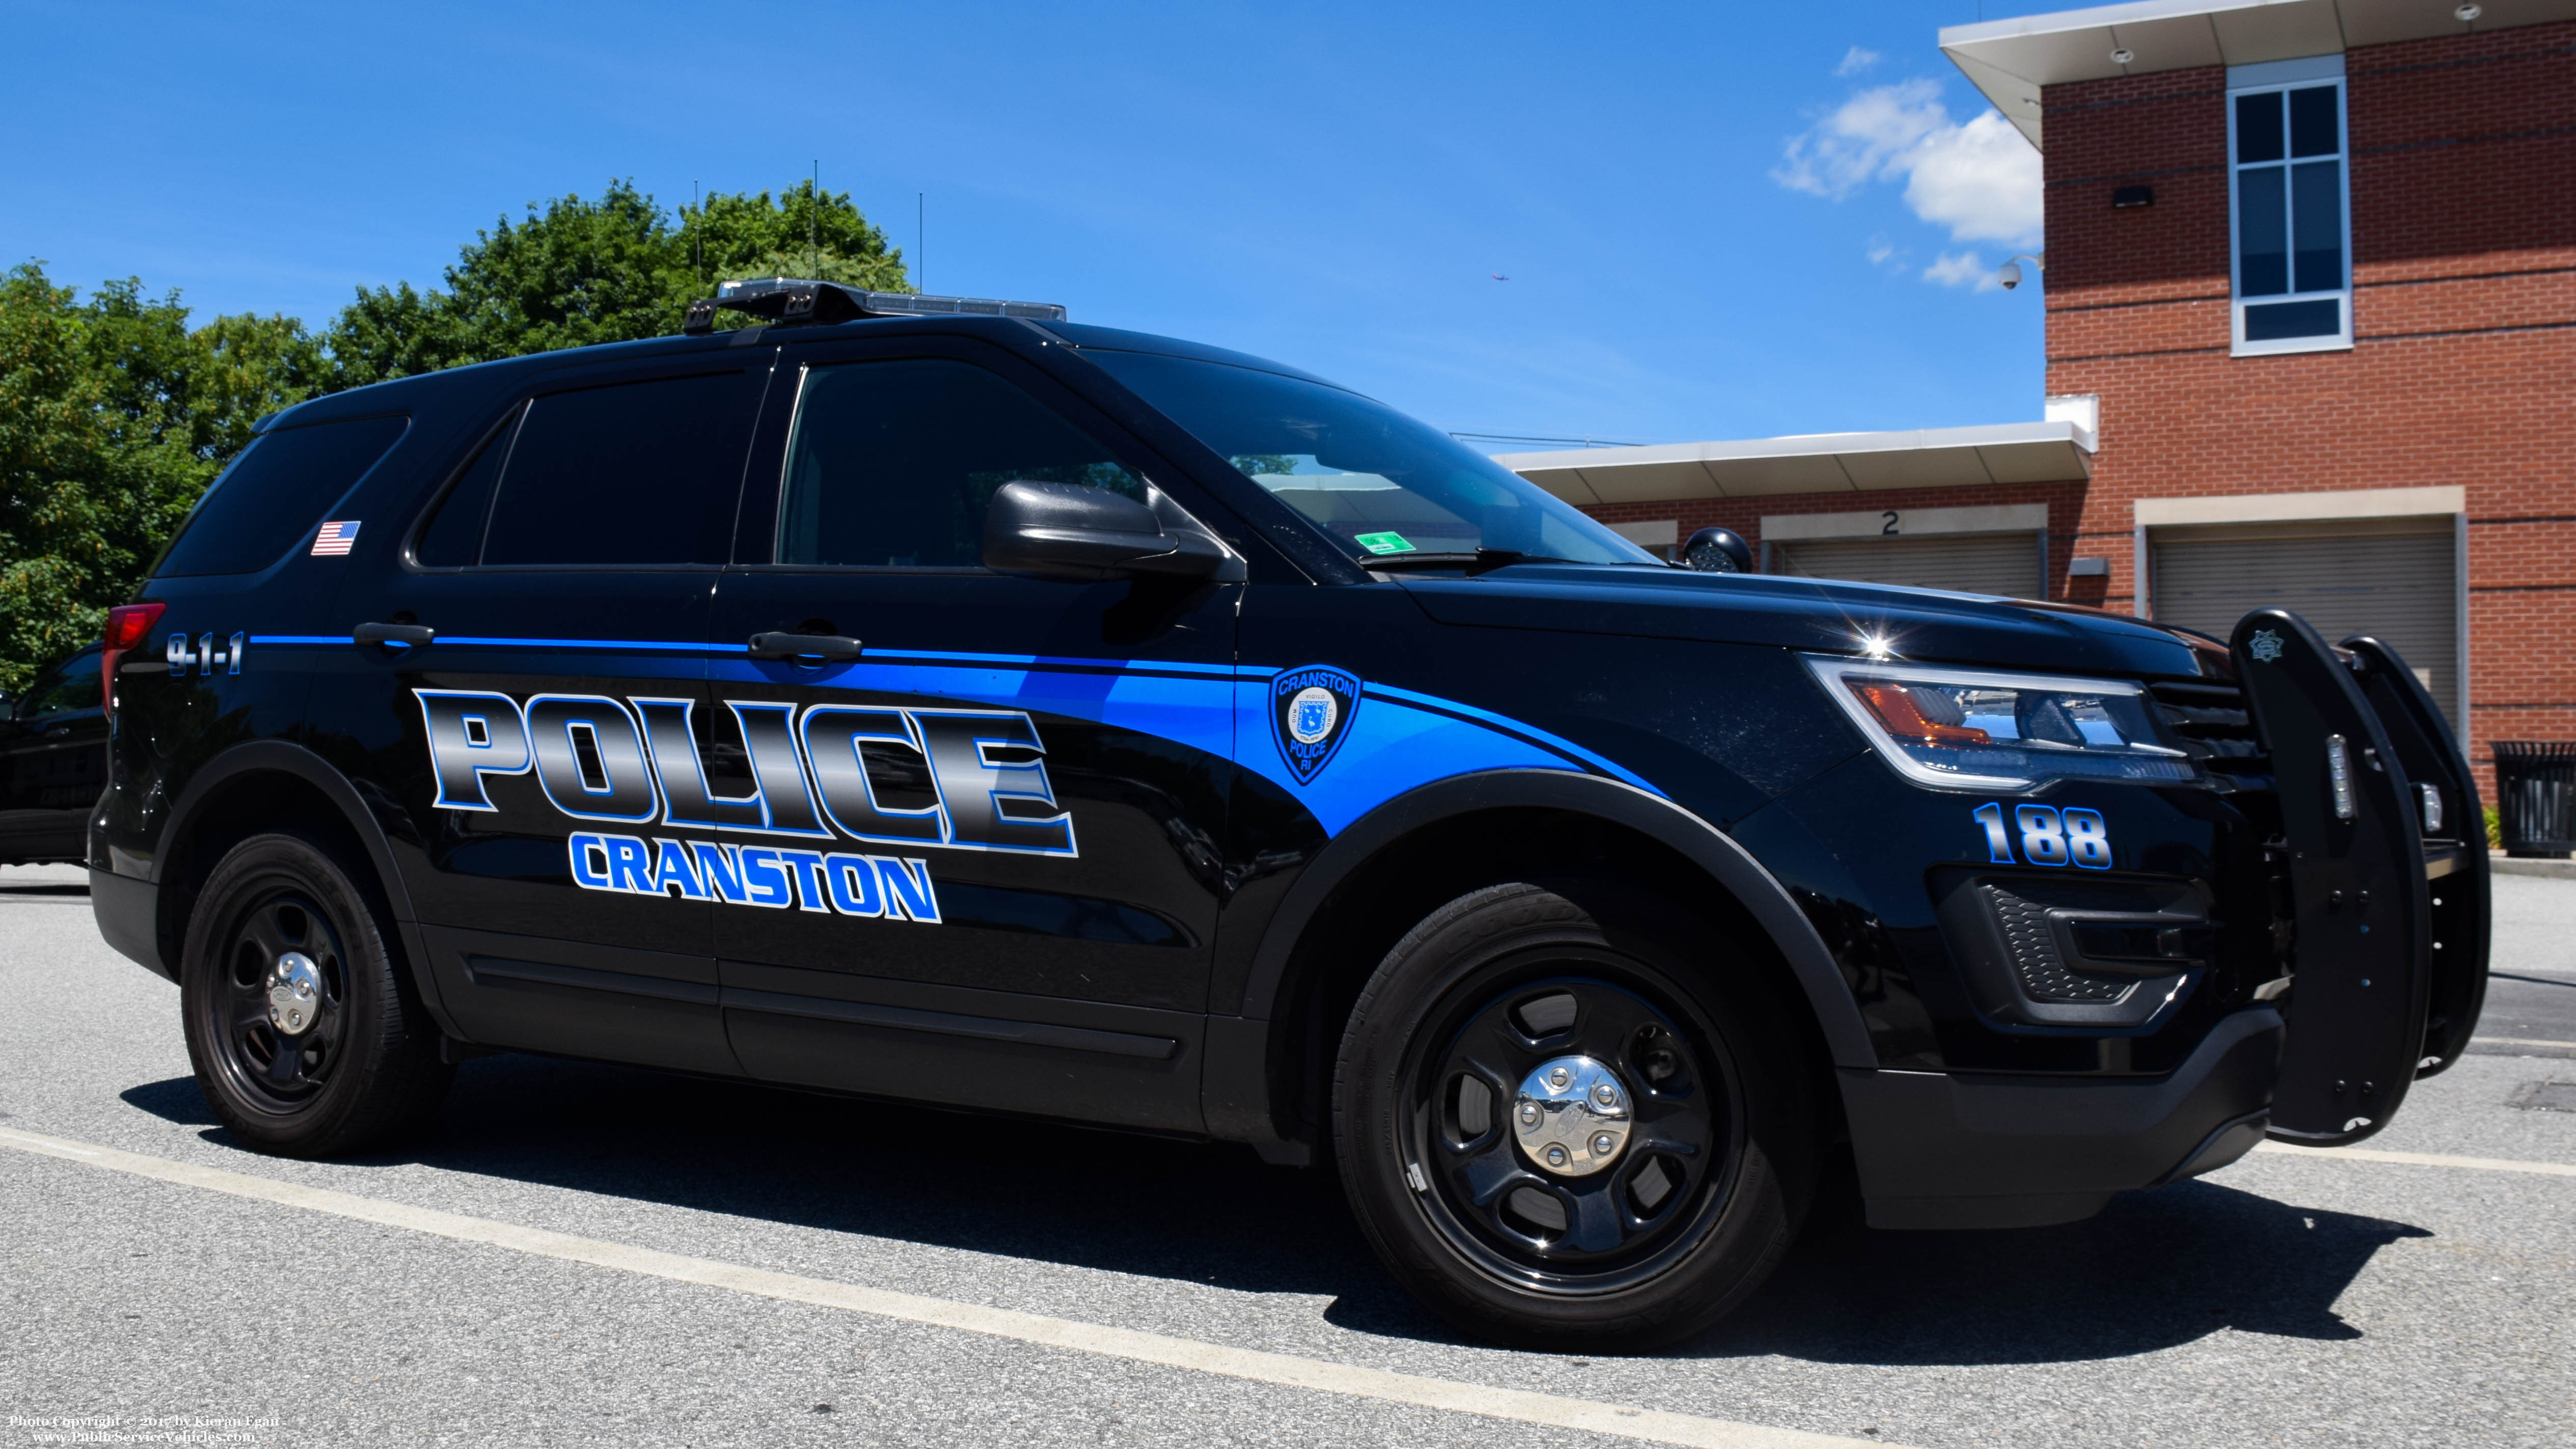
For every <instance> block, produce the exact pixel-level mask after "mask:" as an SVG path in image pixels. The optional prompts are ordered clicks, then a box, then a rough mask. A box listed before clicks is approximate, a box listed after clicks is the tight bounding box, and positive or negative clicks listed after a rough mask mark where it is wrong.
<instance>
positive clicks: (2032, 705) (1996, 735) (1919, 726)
mask: <svg viewBox="0 0 2576 1449" xmlns="http://www.w3.org/2000/svg"><path fill="white" fill-rule="evenodd" d="M1807 667H1808V668H1809V669H1812V670H1814V671H1815V672H1816V677H1817V678H1818V679H1819V680H1822V681H1823V682H1824V686H1825V692H1826V693H1827V694H1830V695H1832V696H1833V698H1834V703H1836V704H1838V705H1841V706H1842V708H1843V712H1844V713H1845V714H1848V715H1850V716H1851V718H1852V723H1854V724H1857V725H1859V726H1860V729H1861V733H1862V734H1864V735H1867V736H1868V737H1869V741H1870V743H1871V744H1873V745H1876V746H1877V747H1878V751H1879V753H1880V754H1881V755H1884V756H1885V757H1886V759H1887V762H1888V763H1889V764H1891V765H1894V766H1895V767H1896V768H1897V769H1898V770H1899V771H1900V772H1902V773H1903V774H1904V775H1905V776H1906V777H1907V778H1908V779H1911V780H1914V781H1917V782H1919V783H1921V784H1925V785H1938V786H1943V787H1946V788H1950V789H1959V790H2030V789H2036V788H2037V787H2039V786H2041V785H2044V784H2047V783H2048V782H2049V781H2051V780H2130V781H2136V782H2139V783H2145V784H2180V783H2185V782H2190V781H2196V780H2198V779H2200V778H2201V776H2200V769H2199V767H2198V766H2197V765H2195V764H2193V763H2192V760H2191V757H2190V756H2188V755H2185V754H2184V753H2183V752H2182V751H2180V750H2177V749H2173V748H2171V747H2169V746H2167V745H2166V744H2165V743H2164V740H2163V737H2162V736H2161V735H2159V734H2158V733H2157V731H2156V725H2155V718H2154V716H2153V714H2152V713H2151V706H2150V705H2149V704H2148V702H2147V698H2146V689H2145V687H2144V686H2141V685H2136V684H2131V683H2128V682H2126V681H2123V680H2116V679H2067V678H2059V677H2053V676H2049V675H2040V674H1997V673H1989V672H1985V671H1982V670H1971V669H1949V668H1944V667H1942V666H1940V665H1917V664H1892V663H1884V662H1880V661H1876V660H1869V659H1850V658H1841V657H1833V656H1824V655H1809V656H1807Z"/></svg>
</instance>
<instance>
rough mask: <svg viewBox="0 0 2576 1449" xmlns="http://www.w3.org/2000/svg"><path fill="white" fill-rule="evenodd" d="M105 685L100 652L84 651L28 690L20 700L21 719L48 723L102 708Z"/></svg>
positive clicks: (45, 675) (42, 677)
mask: <svg viewBox="0 0 2576 1449" xmlns="http://www.w3.org/2000/svg"><path fill="white" fill-rule="evenodd" d="M103 683H104V681H103V680H101V679H100V678H99V673H98V651H97V650H95V649H84V650H82V651H81V652H80V653H78V654H75V655H73V656H72V657H71V658H69V659H67V660H64V661H63V662H62V663H61V664H58V665H56V666H54V667H53V668H51V669H48V670H46V671H45V672H44V673H42V674H39V675H37V676H36V678H35V682H34V683H32V684H30V685H28V686H27V693H26V694H25V696H24V697H22V698H21V699H19V701H18V706H17V716H18V718H20V719H22V720H38V719H44V718H46V717H47V716H49V715H63V714H75V713H78V712H79V711H81V710H85V709H96V708H98V707H99V688H100V686H101V684H103Z"/></svg>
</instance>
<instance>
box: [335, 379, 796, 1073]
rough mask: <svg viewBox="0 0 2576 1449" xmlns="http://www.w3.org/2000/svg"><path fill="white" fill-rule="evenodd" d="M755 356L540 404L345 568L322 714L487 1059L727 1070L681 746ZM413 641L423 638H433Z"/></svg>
mask: <svg viewBox="0 0 2576 1449" xmlns="http://www.w3.org/2000/svg"><path fill="white" fill-rule="evenodd" d="M766 366H767V361H766V351H765V350H761V351H760V352H758V353H757V354H756V355H755V357H745V356H743V355H741V354H729V355H727V356H726V357H725V358H724V359H723V360H722V361H721V363H719V364H717V365H715V366H712V367H711V366H709V365H708V364H707V363H705V362H703V361H701V362H697V363H693V364H691V365H688V366H685V367H678V368H666V369H663V370H658V371H651V372H640V373H627V374H622V375H614V376H605V377H602V376H585V377H582V378H579V379H578V380H570V379H568V380H566V381H563V382H559V383H556V384H554V385H552V386H541V387H540V388H539V389H538V390H537V391H536V392H535V393H534V394H533V395H532V396H529V397H527V398H525V399H523V400H521V401H520V402H519V403H518V404H517V405H515V406H513V407H511V408H510V409H509V410H508V411H507V412H506V413H505V414H504V415H503V416H501V417H499V418H497V419H495V420H494V421H493V422H492V424H491V426H490V428H489V430H488V432H487V433H486V434H485V436H484V437H483V439H482V441H481V443H480V444H479V446H478V447H477V448H476V450H475V451H474V452H473V454H472V455H471V456H470V457H469V458H468V459H466V460H463V461H462V462H461V464H460V465H459V467H458V469H457V471H456V474H455V476H454V478H453V480H452V481H451V482H450V484H449V485H448V486H447V487H446V489H445V490H444V491H443V492H442V493H441V494H440V495H439V496H438V498H437V499H436V501H434V502H433V503H432V504H431V505H430V507H429V508H428V510H427V511H426V512H425V513H424V515H423V516H422V517H421V518H420V519H419V520H418V521H417V523H416V524H415V525H414V526H413V532H412V533H411V534H410V536H409V537H408V539H407V541H406V544H405V547H404V556H403V559H402V561H401V563H400V566H399V567H395V568H390V569H381V570H370V571H367V572H364V573H353V574H352V576H351V577H350V579H349V581H348V583H347V585H346V587H345V588H344V589H343V591H342V593H341V595H340V599H339V603H338V617H337V619H336V623H335V628H336V630H337V632H338V633H339V634H340V636H341V637H343V638H350V637H353V636H356V637H358V638H359V639H361V640H381V641H382V642H358V643H355V644H353V646H352V648H351V654H350V663H349V665H348V666H347V667H346V668H344V669H343V670H341V671H339V672H337V673H334V674H331V675H329V676H326V677H325V679H324V680H323V681H322V682H321V683H319V684H317V697H316V706H315V710H314V719H315V722H316V728H317V729H318V730H322V731H331V730H339V731H344V732H346V733H347V734H348V735H350V736H352V737H354V738H356V739H358V740H362V741H364V742H366V744H367V745H369V746H371V747H372V748H371V749H370V752H369V756H368V758H369V763H370V766H371V767H372V769H373V771H374V779H373V780H372V781H368V782H363V783H362V784H361V788H362V789H364V788H369V787H370V786H374V787H376V788H381V789H382V790H384V791H385V792H387V793H388V794H390V795H392V796H393V797H394V798H395V800H396V801H397V802H398V804H399V811H398V814H399V816H400V818H402V819H405V820H408V821H409V822H410V826H411V838H410V839H409V840H407V841H405V842H403V843H402V844H401V845H400V846H398V848H397V858H398V860H399V861H400V862H401V866H402V869H403V872H404V876H405V884H406V886H407V887H408V888H409V890H410V893H411V897H412V901H413V904H414V906H415V908H416V910H417V911H418V913H419V917H420V919H421V921H422V923H423V925H422V933H423V937H424V939H425V941H426V944H427V949H428V954H429V957H430V963H431V967H432V971H433V974H434V977H435V980H436V982H437V988H438V992H439V995H440V998H441V1000H442V1002H443V1003H444V1004H445V1005H446V1006H447V1008H448V1010H449V1011H450V1013H451V1015H452V1016H453V1018H454V1019H455V1020H456V1022H457V1023H458V1024H459V1025H460V1026H461V1027H462V1028H463V1030H464V1031H465V1032H466V1034H467V1035H468V1036H469V1037H471V1038H472V1039H473V1040H475V1041H478V1042H482V1043H486V1044H489V1045H495V1046H509V1047H524V1048H532V1049H538V1050H546V1051H555V1052H564V1053H569V1054H574V1055H582V1056H594V1057H603V1058H610V1059H615V1060H622V1061H632V1062H640V1063H647V1064H652V1065H659V1066H671V1067H679V1068H684V1069H688V1070H693V1071H707V1072H731V1071H733V1070H734V1069H735V1068H734V1062H733V1057H732V1053H731V1052H730V1051H729V1050H728V1049H727V1047H726V1046H725V1042H724V1033H723V1027H722V1023H721V1020H720V1018H719V1016H718V1011H717V1006H716V981H715V965H714V960H713V956H712V954H711V950H710V942H709V940H708V930H709V907H708V905H707V903H706V896H705V892H704V889H703V882H702V879H701V878H700V877H699V876H697V875H696V874H695V873H694V872H695V869H696V867H695V865H694V863H693V850H692V846H691V836H692V834H693V833H694V831H693V827H700V828H702V826H703V823H704V818H705V806H706V800H705V798H704V797H708V796H712V795H721V794H724V793H726V789H725V787H724V786H723V785H722V783H721V782H719V781H714V780H711V779H710V778H709V773H708V771H707V770H706V768H705V761H704V759H703V758H702V757H701V756H700V755H699V754H698V753H697V752H696V751H695V750H694V749H692V748H690V742H689V736H690V733H691V731H692V730H693V729H702V728H703V725H704V720H705V710H704V703H705V694H706V663H705V640H706V637H707V635H706V629H707V624H708V613H707V611H708V605H709V600H710V599H711V597H712V596H713V593H714V585H715V580H716V577H717V574H718V571H719V569H720V566H721V563H722V560H723V558H724V557H725V554H726V551H727V550H728V548H729V547H730V544H731V536H732V523H733V515H734V511H735V506H736V500H737V496H738V491H739V488H740V484H741V477H742V465H743V458H744V454H745V450H746V448H747V446H748V444H749V440H750V437H751V432H752V426H753V421H754V419H755V417H756V416H757V413H758V409H759V403H760V394H761V390H762V388H763V387H764V386H765V383H766V377H765V372H766ZM419 631H428V632H427V634H426V635H424V634H422V633H420V632H419Z"/></svg>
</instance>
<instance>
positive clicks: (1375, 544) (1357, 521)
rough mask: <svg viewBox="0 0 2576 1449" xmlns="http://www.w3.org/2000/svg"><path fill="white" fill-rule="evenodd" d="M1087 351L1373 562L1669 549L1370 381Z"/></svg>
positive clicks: (1604, 555) (1599, 559) (1604, 556)
mask: <svg viewBox="0 0 2576 1449" xmlns="http://www.w3.org/2000/svg"><path fill="white" fill-rule="evenodd" d="M1083 355H1084V356H1086V357H1088V358H1090V359H1091V360H1092V361H1094V362H1097V363H1099V364H1100V365H1101V366H1102V367H1104V368H1107V369H1108V370H1109V373H1110V375H1111V376H1113V377H1115V378H1117V379H1118V380H1119V381H1120V382H1123V383H1125V384H1126V385H1127V386H1128V387H1129V388H1131V389H1133V390H1134V391H1135V392H1136V394H1137V395H1138V396H1140V397H1142V398H1144V399H1145V401H1147V402H1149V403H1152V404H1153V405H1154V406H1155V407H1156V408H1158V409H1160V410H1161V411H1162V412H1164V413H1165V414H1167V415H1168V416H1170V417H1171V419H1172V420H1173V421H1175V422H1177V423H1179V424H1180V425H1181V426H1182V427H1184V428H1187V429H1188V430H1189V431H1190V432H1191V434H1192V435H1194V436H1196V437H1197V438H1198V440H1199V441H1200V442H1203V443H1205V444H1207V445H1208V446H1209V447H1210V448H1212V449H1214V450H1216V451H1217V452H1219V453H1222V454H1224V455H1225V458H1226V460H1227V461H1228V462H1231V463H1232V464H1234V466H1235V467H1236V468H1237V469H1238V470H1240V471H1241V472H1242V473H1243V475H1244V476H1245V477H1247V478H1250V479H1251V480H1252V481H1253V482H1255V483H1258V484H1260V485H1261V486H1262V487H1264V488H1267V489H1269V490H1270V492H1271V494H1272V496H1274V497H1276V498H1278V499H1279V501H1281V502H1283V503H1285V504H1287V505H1288V506H1289V507H1291V508H1294V509H1296V510H1297V511H1298V512H1299V513H1301V514H1303V515H1305V517H1306V518H1307V519H1308V520H1309V521H1311V522H1313V523H1314V524H1315V525H1316V526H1317V527H1319V528H1321V529H1323V530H1324V531H1325V532H1326V533H1329V534H1331V535H1332V536H1333V539H1334V541H1335V542H1337V543H1339V544H1340V545H1341V546H1342V547H1343V548H1344V549H1345V550H1347V551H1348V552H1349V554H1350V555H1351V557H1352V558H1354V559H1357V560H1359V561H1360V562H1361V563H1364V564H1367V565H1369V566H1371V567H1387V566H1390V565H1394V564H1397V563H1399V562H1401V561H1405V560H1408V559H1415V558H1418V559H1420V561H1422V562H1424V563H1432V562H1436V561H1437V560H1439V559H1441V558H1444V557H1445V558H1449V559H1453V560H1456V559H1472V558H1474V556H1475V555H1476V554H1477V553H1478V552H1479V551H1485V552H1487V553H1489V554H1493V553H1500V554H1504V555H1517V556H1522V557H1527V558H1544V559H1557V560H1563V561H1565V562H1568V563H1587V564H1657V563H1660V562H1662V561H1661V560H1659V559H1657V558H1656V557H1655V556H1654V555H1653V554H1650V553H1648V552H1646V551H1645V550H1644V549H1641V548H1639V547H1637V546H1636V545H1635V544H1632V543H1630V542H1628V541H1627V540H1626V539H1624V538H1621V537H1620V536H1619V535H1617V534H1615V533H1612V532H1611V531H1610V530H1609V529H1608V528H1605V527H1603V526H1602V525H1601V524H1598V523H1595V522H1593V521H1592V520H1591V519H1589V518H1586V517H1584V516H1583V515H1582V514H1580V513H1577V512H1576V511H1575V510H1574V508H1573V507H1572V506H1571V505H1569V504H1566V503H1563V502H1561V501H1559V500H1558V499H1556V498H1555V497H1553V496H1551V495H1550V494H1548V493H1547V492H1545V491H1544V490H1542V489H1540V488H1539V487H1538V486H1537V485H1536V484H1533V483H1530V482H1528V481H1527V480H1525V479H1523V478H1521V477H1520V476H1519V475H1517V474H1515V473H1513V472H1512V471H1511V470H1509V469H1507V468H1505V467H1503V466H1502V465H1501V464H1499V463H1496V462H1494V461H1493V460H1492V459H1490V458H1487V457H1485V456H1483V455H1482V454H1480V453H1477V452H1475V451H1474V450H1472V449H1470V448H1467V447H1464V446H1461V445H1460V444H1459V443H1458V442H1457V441H1456V440H1455V439H1452V438H1450V437H1449V436H1447V435H1446V434H1443V433H1439V432H1435V431H1433V430H1432V429H1430V428H1427V427H1425V426H1423V425H1422V424H1420V423H1418V422H1415V421H1414V420H1413V419H1411V418H1408V417H1406V416H1405V415H1404V414H1402V413H1399V412H1397V411H1395V410H1394V409H1393V408H1389V407H1386V406H1383V405H1382V404H1379V403H1374V402H1371V401H1369V400H1368V399H1367V398H1364V397H1361V396H1360V395H1358V394H1357V393H1350V392H1344V391H1342V390H1341V389H1340V388H1337V387H1327V386H1325V385H1323V384H1321V383H1313V382H1306V381H1302V380H1300V379H1298V378H1293V377H1282V376H1280V375H1279V374H1277V373H1273V372H1258V371H1255V370H1253V369H1251V368H1248V367H1234V366H1230V365H1228V364H1225V363H1221V362H1202V361H1199V360H1197V359H1195V358H1187V357H1167V356H1164V355H1162V354H1160V353H1152V352H1113V351H1106V350H1096V351H1094V350H1086V351H1085V352H1084V354H1083Z"/></svg>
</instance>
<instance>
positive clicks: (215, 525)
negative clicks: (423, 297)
mask: <svg viewBox="0 0 2576 1449" xmlns="http://www.w3.org/2000/svg"><path fill="white" fill-rule="evenodd" d="M409 425H410V420H409V419H406V418H360V419H358V420H356V421H354V422H346V423H317V424H315V425H313V426H312V427H309V428H281V429H279V430H277V431H275V432H271V433H264V434H262V435H261V436H260V437H259V439H258V441H256V442H254V443H252V444H251V445H250V447H249V448H248V449H247V450H245V451H244V452H243V453H242V455H241V456H240V457H239V458H236V459H234V460H233V465H232V467H230V468H229V469H226V470H225V472H224V476H222V477H221V478H218V479H216V480H215V486H214V487H213V488H212V489H211V490H209V491H208V492H207V494H206V496H205V498H204V499H203V500H202V501H201V502H199V503H198V504H197V511H196V513H195V514H194V515H192V516H191V517H190V518H189V520H188V526H187V528H186V529H185V530H183V531H182V532H181V533H180V535H179V541H178V542H176V543H174V544H172V545H170V552H169V553H168V554H166V555H164V556H163V557H162V560H161V567H160V568H159V569H158V570H157V571H156V572H157V573H158V575H159V576H160V577H162V578H178V577H183V576H186V575H190V574H247V573H256V572H258V571H259V570H261V569H264V568H266V567H268V566H269V565H270V564H273V563H275V562H277V556H278V555H279V554H282V553H284V552H286V551H287V550H288V549H289V548H291V547H293V546H294V545H295V543H296V541H297V540H299V539H301V538H303V537H304V536H305V535H307V534H309V533H311V532H312V531H313V529H314V526H315V525H316V524H318V523H320V522H322V512H323V510H325V509H327V508H329V507H330V506H331V505H332V504H334V503H336V502H338V501H339V500H340V497H341V495H343V494H345V493H347V492H348V491H349V489H350V487H351V486H352V485H354V484H355V483H356V482H357V481H358V480H359V479H360V478H362V477H365V476H366V472H367V470H368V469H370V468H372V467H374V466H376V461H377V460H378V459H380V458H382V457H384V455H385V454H386V453H387V452H388V451H390V450H391V449H392V447H393V445H394V440H395V439H397V438H400V437H401V436H402V435H403V429H404V428H405V427H407V426H409Z"/></svg>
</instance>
